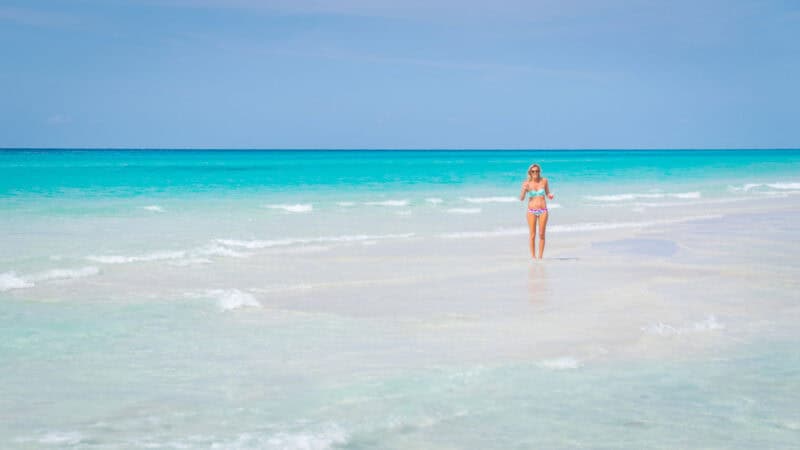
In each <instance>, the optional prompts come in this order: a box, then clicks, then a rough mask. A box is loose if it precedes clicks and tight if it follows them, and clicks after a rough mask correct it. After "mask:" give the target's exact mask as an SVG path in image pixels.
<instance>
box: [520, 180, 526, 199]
mask: <svg viewBox="0 0 800 450" xmlns="http://www.w3.org/2000/svg"><path fill="white" fill-rule="evenodd" d="M526 192H528V182H527V181H523V182H522V192H520V193H519V201H523V200H525V193H526Z"/></svg>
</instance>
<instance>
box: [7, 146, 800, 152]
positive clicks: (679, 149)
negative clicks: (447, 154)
mask: <svg viewBox="0 0 800 450" xmlns="http://www.w3.org/2000/svg"><path fill="white" fill-rule="evenodd" d="M9 150H45V151H47V150H110V151H120V150H122V151H124V150H136V151H163V150H167V151H465V152H471V151H521V152H524V151H609V150H613V151H664V150H678V151H740V150H800V147H621V148H614V147H549V148H546V147H543V148H533V147H531V148H519V147H512V148H457V147H430V148H428V147H406V148H402V147H400V148H392V147H375V148H357V147H352V148H345V147H341V148H338V147H318V148H314V147H289V148H278V147H274V148H269V147H101V146H92V147H0V151H9Z"/></svg>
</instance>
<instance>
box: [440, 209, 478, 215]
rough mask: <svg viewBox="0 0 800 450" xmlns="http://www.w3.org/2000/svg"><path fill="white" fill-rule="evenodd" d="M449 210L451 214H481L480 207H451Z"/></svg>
mask: <svg viewBox="0 0 800 450" xmlns="http://www.w3.org/2000/svg"><path fill="white" fill-rule="evenodd" d="M447 212H449V213H451V214H480V212H481V209H480V208H450V209H448V210H447Z"/></svg>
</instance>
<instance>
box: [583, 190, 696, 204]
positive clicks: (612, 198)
mask: <svg viewBox="0 0 800 450" xmlns="http://www.w3.org/2000/svg"><path fill="white" fill-rule="evenodd" d="M700 196H701V194H700V192H696V191H695V192H679V193H675V194H663V193H650V194H643V193H632V194H615V195H587V196H585V197H584V198H585V199H587V200H593V201H598V202H622V201H628V200H636V199H640V198H651V199H652V198H665V197H671V198H682V199H689V198H700Z"/></svg>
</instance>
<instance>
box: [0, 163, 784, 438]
mask: <svg viewBox="0 0 800 450" xmlns="http://www.w3.org/2000/svg"><path fill="white" fill-rule="evenodd" d="M532 163H538V164H540V165H541V167H542V171H543V173H542V175H543V176H545V177H547V178H548V179H549V183H550V189H551V191H552V193H553V194H554V196H555V197H554V199H552V200H548V209H549V215H550V217H549V221H548V226H547V247H546V250H545V254H544V256H545V258H544V260H538V261H534V260H531V258H530V253H529V250H528V247H527V240H528V230H527V224H526V215H525V214H526V211H525V205H526V203H525V202H520V201H519V195H520V184H521V183H522V181H523V180H524V178H525V171H526V169H527V167H528V166H529V165H530V164H532ZM798 220H800V150H641V151H633V150H591V151H589V150H581V151H578V150H538V151H533V150H531V151H504V150H486V151H441V150H430V151H422V150H420V151H401V150H397V151H395V150H383V151H372V150H286V151H279V150H269V151H256V150H246V151H245V150H213V151H212V150H204V151H200V150H58V149H47V150H33V149H19V150H14V149H6V150H0V447H2V448H22V449H25V448H74V449H106V448H109V449H116V448H119V449H128V448H164V449H173V448H190V449H191V448H219V449H240V448H241V449H249V448H266V449H284V448H288V449H329V448H330V449H334V448H349V449H357V448H403V449H407V448H415V449H451V448H497V449H508V448H553V449H560V448H564V449H567V448H613V449H619V448H632V449H639V448H664V449H674V448H726V449H727V448H754V447H759V448H761V447H765V448H796V447H797V446H798V443H800V412H798V408H797V404H798V403H800V352H798V351H797V345H798V344H800V331H798V330H799V329H798V327H797V323H800V294H798V289H799V288H800V258H798V257H797V256H796V255H797V254H798V253H799V252H800V228H798V226H797V223H798Z"/></svg>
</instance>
